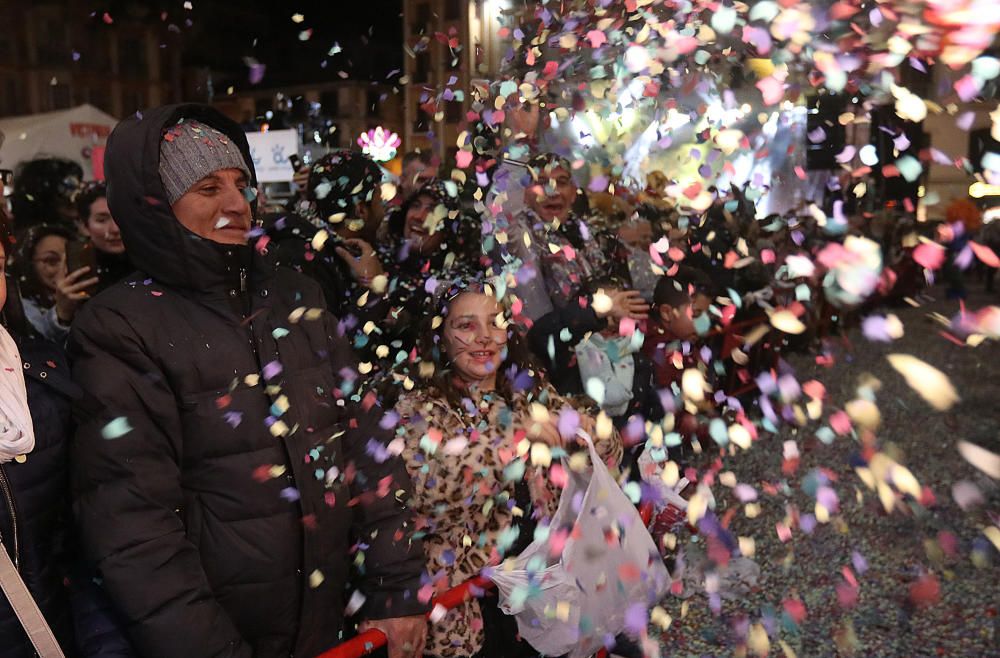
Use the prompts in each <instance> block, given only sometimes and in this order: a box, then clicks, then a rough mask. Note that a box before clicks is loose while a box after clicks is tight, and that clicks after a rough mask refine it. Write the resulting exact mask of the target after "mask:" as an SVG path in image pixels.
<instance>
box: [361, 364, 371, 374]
mask: <svg viewBox="0 0 1000 658" xmlns="http://www.w3.org/2000/svg"><path fill="white" fill-rule="evenodd" d="M371 371H372V364H371V362H369V361H363V362H361V363H359V364H358V372H359V373H361V374H362V375H367V374H368V373H370V372H371Z"/></svg>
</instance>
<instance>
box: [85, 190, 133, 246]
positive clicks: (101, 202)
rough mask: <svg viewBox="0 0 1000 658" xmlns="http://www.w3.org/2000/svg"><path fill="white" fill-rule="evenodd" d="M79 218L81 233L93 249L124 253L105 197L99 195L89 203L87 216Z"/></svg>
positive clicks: (122, 243)
mask: <svg viewBox="0 0 1000 658" xmlns="http://www.w3.org/2000/svg"><path fill="white" fill-rule="evenodd" d="M81 220H82V221H81V222H80V228H81V230H82V232H83V234H84V235H85V236H87V237H88V238H90V241H91V242H92V243H93V245H94V248H95V249H97V250H98V251H103V252H104V253H106V254H123V253H125V243H124V242H122V234H121V231H119V230H118V224H116V223H115V220H114V219H113V218H112V217H111V211H110V210H108V200H107V198H106V197H100V198H98V199H96V200H95V201H94V202H93V203H92V204H90V208H89V209H88V211H87V216H86V217H84V218H81Z"/></svg>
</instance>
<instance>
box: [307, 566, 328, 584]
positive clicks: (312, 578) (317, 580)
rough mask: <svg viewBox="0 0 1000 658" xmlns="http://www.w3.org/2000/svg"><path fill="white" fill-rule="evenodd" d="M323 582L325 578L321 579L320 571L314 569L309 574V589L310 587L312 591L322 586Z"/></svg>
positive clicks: (321, 573)
mask: <svg viewBox="0 0 1000 658" xmlns="http://www.w3.org/2000/svg"><path fill="white" fill-rule="evenodd" d="M324 580H325V578H324V577H323V572H322V571H320V570H319V569H316V570H315V571H313V572H312V573H311V574H309V587H311V588H312V589H316V588H317V587H319V586H320V585H322V584H323V581H324Z"/></svg>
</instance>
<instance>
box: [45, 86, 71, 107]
mask: <svg viewBox="0 0 1000 658" xmlns="http://www.w3.org/2000/svg"><path fill="white" fill-rule="evenodd" d="M49 107H51V108H52V109H53V110H67V109H69V108H71V107H73V90H72V89H70V87H69V85H67V84H54V85H49Z"/></svg>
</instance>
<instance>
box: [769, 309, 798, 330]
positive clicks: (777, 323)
mask: <svg viewBox="0 0 1000 658" xmlns="http://www.w3.org/2000/svg"><path fill="white" fill-rule="evenodd" d="M771 326H772V327H774V328H775V329H777V330H778V331H783V332H785V333H786V334H801V333H802V332H804V331H805V330H806V326H805V325H804V324H802V321H801V320H799V319H798V318H797V317H795V314H794V313H792V312H791V311H786V310H781V311H775V312H774V313H772V314H771Z"/></svg>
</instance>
